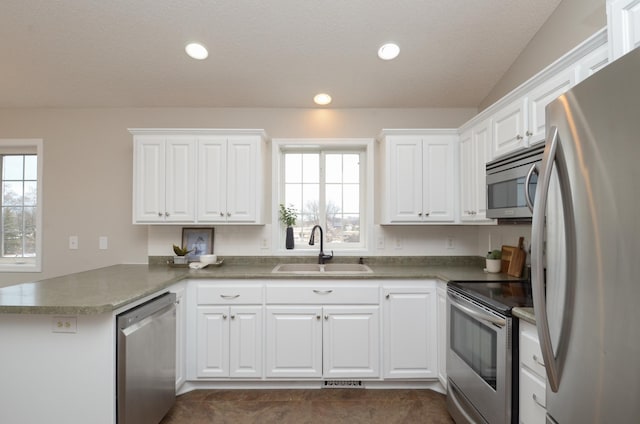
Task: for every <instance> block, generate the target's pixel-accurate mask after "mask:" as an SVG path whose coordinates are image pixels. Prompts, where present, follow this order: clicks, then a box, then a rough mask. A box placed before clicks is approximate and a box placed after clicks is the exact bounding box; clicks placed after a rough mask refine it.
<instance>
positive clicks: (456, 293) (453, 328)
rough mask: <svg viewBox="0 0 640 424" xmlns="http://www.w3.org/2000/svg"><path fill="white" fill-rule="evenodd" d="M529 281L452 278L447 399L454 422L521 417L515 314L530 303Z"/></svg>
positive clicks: (494, 422) (494, 423)
mask: <svg viewBox="0 0 640 424" xmlns="http://www.w3.org/2000/svg"><path fill="white" fill-rule="evenodd" d="M530 287H531V286H530V284H529V283H525V282H489V283H487V282H484V283H455V282H454V283H449V285H448V289H447V329H448V332H447V347H448V350H447V377H448V385H447V386H448V387H447V403H448V408H449V412H450V413H451V415H452V417H453V418H454V420H455V421H456V423H458V424H460V423H491V424H507V423H515V422H517V419H518V408H517V407H518V402H517V393H518V382H517V378H518V373H517V372H516V371H514V364H515V365H516V366H517V362H518V356H517V325H518V321H517V319H513V318H512V317H511V309H512V308H513V306H531V304H532V302H531V288H530Z"/></svg>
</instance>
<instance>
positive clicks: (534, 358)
mask: <svg viewBox="0 0 640 424" xmlns="http://www.w3.org/2000/svg"><path fill="white" fill-rule="evenodd" d="M533 362H535V363H537V364H538V365H542V366H543V367H544V361H543V360H541V359H540V358H538V355H533Z"/></svg>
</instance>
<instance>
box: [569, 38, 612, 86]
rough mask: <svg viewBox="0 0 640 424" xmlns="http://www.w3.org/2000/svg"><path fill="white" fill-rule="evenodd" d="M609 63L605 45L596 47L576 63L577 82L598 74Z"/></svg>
mask: <svg viewBox="0 0 640 424" xmlns="http://www.w3.org/2000/svg"><path fill="white" fill-rule="evenodd" d="M608 63H609V48H608V46H607V45H606V44H603V45H602V46H600V47H598V48H597V49H595V50H594V51H592V52H591V53H589V54H588V55H586V56H585V57H583V58H582V59H580V61H579V62H578V67H577V70H578V75H577V81H576V82H580V81H583V80H585V79H587V78H589V77H590V76H591V75H593V74H595V73H596V72H598V71H599V70H600V69H602V68H604V67H605V66H607V64H608Z"/></svg>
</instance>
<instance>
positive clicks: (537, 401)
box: [519, 368, 547, 424]
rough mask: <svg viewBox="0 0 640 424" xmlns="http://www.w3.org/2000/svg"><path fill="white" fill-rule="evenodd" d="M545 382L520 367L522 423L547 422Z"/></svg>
mask: <svg viewBox="0 0 640 424" xmlns="http://www.w3.org/2000/svg"><path fill="white" fill-rule="evenodd" d="M545 404H546V398H545V385H544V382H543V381H542V380H541V379H540V378H539V377H538V376H536V375H535V374H533V373H531V372H529V370H528V369H526V368H520V420H519V422H520V423H523V424H529V423H531V424H533V423H545V422H546V414H547V409H546V406H545Z"/></svg>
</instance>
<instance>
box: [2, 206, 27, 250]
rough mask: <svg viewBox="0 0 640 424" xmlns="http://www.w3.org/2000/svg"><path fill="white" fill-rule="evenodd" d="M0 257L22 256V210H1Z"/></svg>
mask: <svg viewBox="0 0 640 424" xmlns="http://www.w3.org/2000/svg"><path fill="white" fill-rule="evenodd" d="M2 226H3V230H4V231H3V234H2V237H3V251H2V256H22V208H2Z"/></svg>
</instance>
